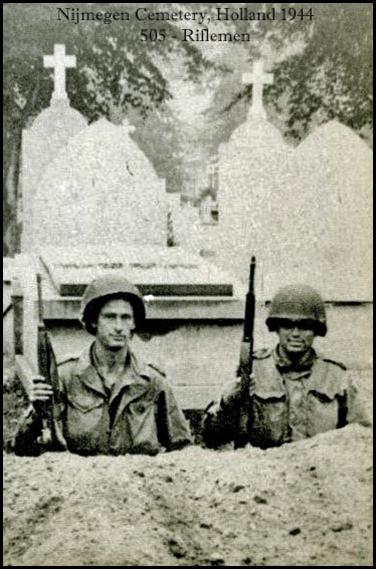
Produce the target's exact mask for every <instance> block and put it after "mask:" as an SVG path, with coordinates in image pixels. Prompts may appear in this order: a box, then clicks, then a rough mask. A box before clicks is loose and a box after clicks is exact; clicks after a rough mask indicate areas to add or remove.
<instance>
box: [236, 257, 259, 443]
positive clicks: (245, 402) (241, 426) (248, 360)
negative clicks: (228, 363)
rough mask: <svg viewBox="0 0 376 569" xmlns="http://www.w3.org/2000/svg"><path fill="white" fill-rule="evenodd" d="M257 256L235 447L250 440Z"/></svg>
mask: <svg viewBox="0 0 376 569" xmlns="http://www.w3.org/2000/svg"><path fill="white" fill-rule="evenodd" d="M255 271H256V257H255V256H254V255H253V256H252V258H251V264H250V269H249V288H248V292H247V295H246V300H245V315H244V327H243V338H242V343H241V348H240V362H239V367H238V376H239V377H240V378H241V379H240V406H239V422H238V425H237V429H236V437H235V441H234V442H235V448H240V447H244V446H245V445H246V444H247V442H248V431H249V411H250V410H249V387H250V375H251V373H252V370H253V333H254V325H255V311H256V296H255Z"/></svg>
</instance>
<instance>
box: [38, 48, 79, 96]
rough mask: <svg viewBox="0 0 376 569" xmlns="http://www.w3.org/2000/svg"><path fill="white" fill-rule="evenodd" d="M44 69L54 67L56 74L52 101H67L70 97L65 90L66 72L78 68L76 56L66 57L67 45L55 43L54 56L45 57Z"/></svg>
mask: <svg viewBox="0 0 376 569" xmlns="http://www.w3.org/2000/svg"><path fill="white" fill-rule="evenodd" d="M43 65H44V67H53V68H54V69H55V74H54V91H53V93H52V99H67V98H68V95H67V92H66V90H65V70H66V69H69V68H72V67H76V56H75V55H65V45H64V44H60V43H55V45H54V54H53V55H44V56H43Z"/></svg>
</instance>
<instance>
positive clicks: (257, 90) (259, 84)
mask: <svg viewBox="0 0 376 569" xmlns="http://www.w3.org/2000/svg"><path fill="white" fill-rule="evenodd" d="M242 79H243V83H246V84H250V83H252V85H253V91H252V107H251V113H252V114H253V115H256V116H258V117H263V118H266V113H265V109H264V107H263V104H262V92H263V88H264V85H272V84H273V74H272V73H264V70H263V63H262V61H261V60H260V61H256V62H255V63H254V64H253V73H243V77H242Z"/></svg>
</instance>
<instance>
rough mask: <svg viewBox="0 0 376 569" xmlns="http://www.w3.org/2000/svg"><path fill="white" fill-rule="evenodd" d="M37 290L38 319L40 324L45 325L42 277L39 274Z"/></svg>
mask: <svg viewBox="0 0 376 569" xmlns="http://www.w3.org/2000/svg"><path fill="white" fill-rule="evenodd" d="M37 288H38V318H39V324H43V323H44V318H43V296H42V276H41V274H40V273H38V274H37Z"/></svg>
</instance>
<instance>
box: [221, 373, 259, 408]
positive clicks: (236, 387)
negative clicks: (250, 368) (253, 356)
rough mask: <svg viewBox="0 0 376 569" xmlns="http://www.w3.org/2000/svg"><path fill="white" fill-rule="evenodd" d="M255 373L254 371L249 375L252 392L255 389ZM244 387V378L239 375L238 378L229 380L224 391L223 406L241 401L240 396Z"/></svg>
mask: <svg viewBox="0 0 376 569" xmlns="http://www.w3.org/2000/svg"><path fill="white" fill-rule="evenodd" d="M254 377H255V376H254V374H253V373H252V374H251V375H250V376H249V391H250V394H251V393H252V391H253V385H254ZM242 393H243V387H242V379H241V378H240V377H237V378H236V379H234V380H232V381H230V382H228V383H227V384H226V386H225V388H224V390H223V392H222V398H221V403H222V406H223V407H228V406H230V407H231V406H232V405H234V404H236V403H237V402H238V401H239V398H241V397H242Z"/></svg>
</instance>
